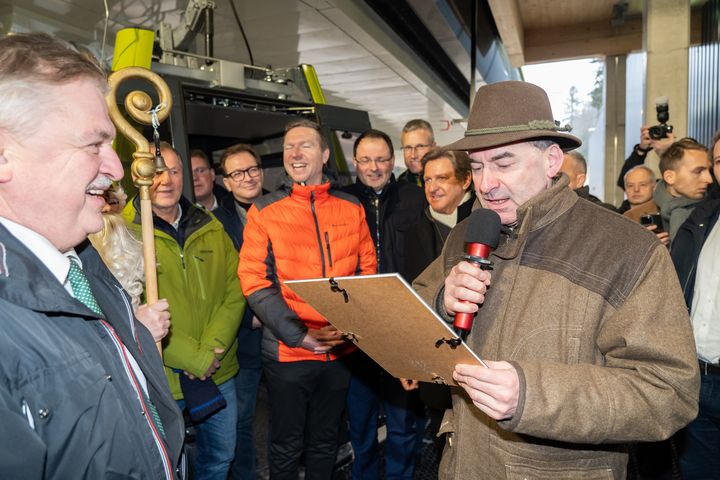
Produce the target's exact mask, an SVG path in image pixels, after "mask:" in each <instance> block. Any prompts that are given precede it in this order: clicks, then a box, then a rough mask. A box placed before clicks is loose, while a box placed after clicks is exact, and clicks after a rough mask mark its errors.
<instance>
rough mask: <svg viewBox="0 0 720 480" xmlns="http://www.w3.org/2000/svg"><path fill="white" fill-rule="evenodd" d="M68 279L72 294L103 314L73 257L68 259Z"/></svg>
mask: <svg viewBox="0 0 720 480" xmlns="http://www.w3.org/2000/svg"><path fill="white" fill-rule="evenodd" d="M68 280H69V281H70V286H71V287H72V291H73V295H74V296H75V298H76V299H78V300H80V301H81V302H82V303H83V305H85V306H86V307H88V308H89V309H90V310H92V311H93V312H95V313H97V314H98V315H102V316H105V315H104V314H103V311H102V309H101V308H100V305H98V303H97V300H95V296H94V295H93V293H92V290H90V282H88V279H87V277H86V276H85V274H84V273H83V271H82V269H81V268H80V265H78V264H77V261H75V259H74V258H71V259H70V272H68Z"/></svg>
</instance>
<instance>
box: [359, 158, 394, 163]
mask: <svg viewBox="0 0 720 480" xmlns="http://www.w3.org/2000/svg"><path fill="white" fill-rule="evenodd" d="M355 161H356V162H357V163H359V164H360V165H367V164H369V163H370V162H375V163H377V164H378V165H385V164H387V163H389V162H392V157H390V158H368V157H362V158H356V159H355Z"/></svg>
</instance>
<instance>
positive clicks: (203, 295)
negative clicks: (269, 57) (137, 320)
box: [123, 143, 245, 479]
mask: <svg viewBox="0 0 720 480" xmlns="http://www.w3.org/2000/svg"><path fill="white" fill-rule="evenodd" d="M161 152H162V155H163V158H164V159H165V163H166V164H167V167H168V168H167V171H165V172H162V173H159V174H157V175H156V176H155V179H154V181H153V185H152V187H151V188H150V198H151V200H152V208H153V217H154V218H153V220H154V222H155V247H156V252H157V264H158V268H157V272H158V292H159V296H160V297H161V298H167V300H168V303H169V304H170V315H171V321H172V324H171V327H170V333H169V334H168V336H167V337H166V339H165V341H164V343H163V360H164V362H165V374H166V376H167V378H168V381H169V382H170V389H171V391H172V393H173V396H174V397H175V399H176V400H178V401H179V405H180V407H181V408H187V409H188V412H189V414H190V417H191V418H195V415H196V413H197V414H202V415H203V416H205V417H207V418H205V419H203V420H197V421H196V422H195V428H196V440H197V443H198V452H197V456H196V459H195V469H194V471H195V477H194V478H196V479H209V478H212V479H215V478H223V479H224V478H227V474H228V470H229V468H230V462H232V459H233V457H234V455H235V438H236V430H235V423H236V421H237V399H236V394H235V375H236V374H237V372H238V362H237V356H236V354H237V342H236V337H237V331H238V328H239V327H240V321H241V319H242V316H243V312H244V310H245V298H244V297H243V295H242V292H241V290H240V282H239V280H238V277H237V274H236V273H235V272H236V271H237V266H238V254H237V251H236V250H235V247H233V244H232V241H231V240H230V237H228V236H227V234H226V233H225V230H224V228H223V226H222V224H221V223H220V222H219V221H218V220H217V219H216V218H215V217H213V216H212V215H211V214H209V213H207V212H206V211H205V210H204V209H201V208H198V207H196V206H195V205H193V204H192V203H190V202H189V201H188V200H187V199H185V198H183V197H182V185H183V172H182V160H181V159H180V156H179V155H178V154H177V152H176V151H175V150H174V149H173V148H172V147H171V146H170V145H169V144H165V143H163V146H162V149H161ZM137 204H138V199H137V198H135V200H134V201H133V202H130V203H128V204H127V206H126V207H125V210H124V211H123V216H124V217H125V219H126V220H127V221H128V223H129V224H130V228H131V229H132V230H134V231H136V232H137V233H138V235H139V230H140V213H139V208H138V207H139V205H137ZM181 377H183V378H181ZM208 379H209V381H207V380H208ZM212 384H214V386H213V385H212ZM215 386H217V389H216V388H215ZM218 390H219V394H221V395H222V397H223V398H222V399H221V398H220V396H219V394H218ZM223 400H224V403H226V404H227V405H226V406H225V407H224V408H220V406H221V405H222V402H223ZM209 404H211V405H215V406H216V407H214V408H213V409H212V410H216V411H212V412H210V411H208V409H209V408H208V405H209Z"/></svg>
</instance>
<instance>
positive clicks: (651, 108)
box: [643, 0, 690, 138]
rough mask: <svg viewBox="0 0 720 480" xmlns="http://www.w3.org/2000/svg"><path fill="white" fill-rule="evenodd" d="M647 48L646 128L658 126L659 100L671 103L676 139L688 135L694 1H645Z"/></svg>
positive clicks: (671, 115)
mask: <svg viewBox="0 0 720 480" xmlns="http://www.w3.org/2000/svg"><path fill="white" fill-rule="evenodd" d="M643 46H644V49H645V52H647V75H646V90H645V115H644V118H645V124H647V125H656V124H657V117H656V112H655V99H656V98H657V97H667V98H668V100H669V102H670V122H669V123H670V125H673V126H674V127H675V131H674V133H675V138H682V137H684V136H686V135H687V125H688V59H689V50H688V49H689V46H690V1H689V0H645V2H644V8H643Z"/></svg>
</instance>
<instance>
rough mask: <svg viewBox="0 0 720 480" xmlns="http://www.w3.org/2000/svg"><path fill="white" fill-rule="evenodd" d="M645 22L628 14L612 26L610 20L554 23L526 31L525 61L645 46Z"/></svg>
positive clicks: (622, 51)
mask: <svg viewBox="0 0 720 480" xmlns="http://www.w3.org/2000/svg"><path fill="white" fill-rule="evenodd" d="M642 37H643V23H642V19H641V18H639V17H636V18H628V19H626V20H625V22H624V23H623V24H622V25H620V26H618V27H613V26H612V25H611V24H610V22H609V21H605V20H603V21H599V22H591V23H583V24H578V25H571V26H566V27H552V28H545V29H539V30H528V31H526V32H525V45H526V47H525V61H526V62H527V63H541V62H550V61H556V60H570V59H573V58H583V57H594V56H610V55H626V54H628V53H631V52H635V51H640V50H642V47H643V44H642Z"/></svg>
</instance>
